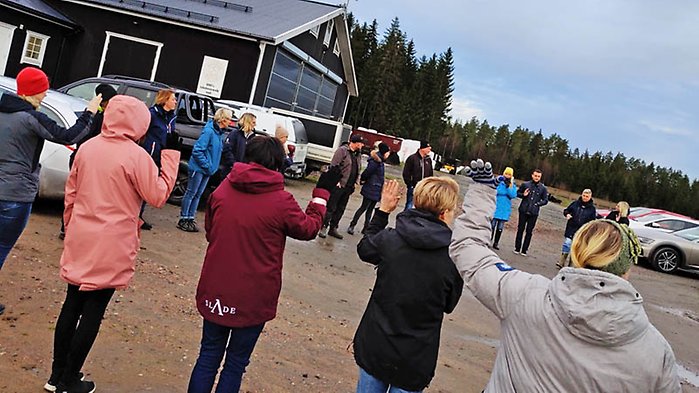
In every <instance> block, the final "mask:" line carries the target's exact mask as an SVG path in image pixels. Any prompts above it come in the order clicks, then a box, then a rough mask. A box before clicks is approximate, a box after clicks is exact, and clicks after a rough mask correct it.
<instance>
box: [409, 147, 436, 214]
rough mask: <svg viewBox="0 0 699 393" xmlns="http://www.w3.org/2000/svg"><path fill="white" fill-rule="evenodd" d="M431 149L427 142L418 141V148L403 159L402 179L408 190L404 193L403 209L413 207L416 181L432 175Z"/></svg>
mask: <svg viewBox="0 0 699 393" xmlns="http://www.w3.org/2000/svg"><path fill="white" fill-rule="evenodd" d="M431 151H432V146H430V143H429V142H427V141H420V149H418V151H417V152H415V153H414V154H412V155H410V156H409V157H408V158H407V159H406V160H405V165H404V166H403V181H404V182H405V185H406V186H407V187H408V190H407V192H406V194H405V209H404V210H403V211H405V210H408V209H412V208H413V190H414V189H415V186H416V185H417V183H418V182H419V181H420V180H422V179H424V178H426V177H430V176H433V175H434V170H433V169H432V159H431V158H430V156H429V154H430V152H431Z"/></svg>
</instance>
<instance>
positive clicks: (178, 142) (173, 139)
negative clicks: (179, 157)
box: [165, 132, 182, 151]
mask: <svg viewBox="0 0 699 393" xmlns="http://www.w3.org/2000/svg"><path fill="white" fill-rule="evenodd" d="M165 148H166V149H172V150H177V151H182V138H180V134H178V133H176V132H168V133H167V139H165Z"/></svg>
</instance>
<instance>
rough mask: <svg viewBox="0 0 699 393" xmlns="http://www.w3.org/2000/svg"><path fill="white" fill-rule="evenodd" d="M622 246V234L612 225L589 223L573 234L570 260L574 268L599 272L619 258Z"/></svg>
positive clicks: (598, 221) (597, 222)
mask: <svg viewBox="0 0 699 393" xmlns="http://www.w3.org/2000/svg"><path fill="white" fill-rule="evenodd" d="M622 246H623V239H622V234H621V232H619V229H617V228H616V227H615V226H614V225H613V224H611V223H609V222H607V221H604V220H596V221H590V222H588V223H587V224H585V225H583V226H582V228H580V229H579V230H578V231H577V232H576V233H575V236H574V237H573V243H572V245H571V247H570V259H571V261H572V262H573V266H575V267H584V268H588V269H594V270H601V269H603V268H604V267H605V266H607V265H609V264H610V263H611V262H614V261H615V260H616V259H617V258H618V257H619V254H620V253H621V249H622Z"/></svg>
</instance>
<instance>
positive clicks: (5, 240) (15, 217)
mask: <svg viewBox="0 0 699 393" xmlns="http://www.w3.org/2000/svg"><path fill="white" fill-rule="evenodd" d="M31 212H32V202H10V201H0V269H2V265H3V264H4V263H5V258H7V254H9V253H10V250H12V247H14V246H15V243H17V239H19V235H21V234H22V231H24V227H26V226H27V222H28V221H29V214H30V213H31Z"/></svg>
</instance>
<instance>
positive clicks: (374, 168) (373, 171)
mask: <svg viewBox="0 0 699 393" xmlns="http://www.w3.org/2000/svg"><path fill="white" fill-rule="evenodd" d="M377 160H378V161H377ZM384 173H385V168H384V162H383V159H382V157H380V156H379V155H378V154H374V153H373V152H372V155H371V157H369V161H368V163H367V166H366V169H364V172H362V175H361V176H360V177H359V180H360V182H361V183H363V186H362V191H361V192H360V193H361V194H362V196H364V197H365V198H367V199H369V200H372V201H376V202H378V201H380V200H381V190H382V189H383V182H384Z"/></svg>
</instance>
